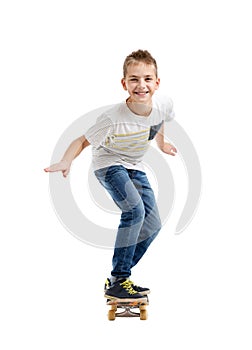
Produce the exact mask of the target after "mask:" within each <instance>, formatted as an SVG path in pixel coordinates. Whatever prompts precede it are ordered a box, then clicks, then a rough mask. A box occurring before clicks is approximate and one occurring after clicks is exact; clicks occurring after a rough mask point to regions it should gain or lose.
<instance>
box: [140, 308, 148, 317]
mask: <svg viewBox="0 0 252 350" xmlns="http://www.w3.org/2000/svg"><path fill="white" fill-rule="evenodd" d="M147 318H148V314H147V310H146V309H140V320H147Z"/></svg>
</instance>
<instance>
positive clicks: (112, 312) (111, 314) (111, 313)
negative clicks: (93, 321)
mask: <svg viewBox="0 0 252 350" xmlns="http://www.w3.org/2000/svg"><path fill="white" fill-rule="evenodd" d="M108 319H109V321H114V320H115V310H109V312H108Z"/></svg>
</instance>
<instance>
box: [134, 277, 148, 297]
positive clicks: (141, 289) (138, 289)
mask: <svg viewBox="0 0 252 350" xmlns="http://www.w3.org/2000/svg"><path fill="white" fill-rule="evenodd" d="M129 283H130V284H131V286H132V288H133V289H134V290H135V291H136V292H138V293H139V294H141V295H147V294H149V293H150V289H149V288H145V287H140V286H137V285H135V284H134V282H132V281H130V280H129Z"/></svg>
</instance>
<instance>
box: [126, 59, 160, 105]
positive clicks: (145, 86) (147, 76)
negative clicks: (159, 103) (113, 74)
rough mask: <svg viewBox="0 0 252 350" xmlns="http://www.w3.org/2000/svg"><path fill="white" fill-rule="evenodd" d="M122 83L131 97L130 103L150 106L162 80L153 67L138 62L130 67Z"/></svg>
mask: <svg viewBox="0 0 252 350" xmlns="http://www.w3.org/2000/svg"><path fill="white" fill-rule="evenodd" d="M121 83H122V86H123V88H124V90H126V91H128V93H129V95H130V97H129V100H128V101H129V102H135V103H144V104H150V103H151V100H152V96H153V94H154V92H155V91H156V90H157V89H158V87H159V83H160V79H159V78H157V76H156V70H155V67H154V66H153V65H151V64H146V63H144V62H137V63H132V64H130V65H129V66H128V69H127V74H126V76H125V78H123V79H122V80H121Z"/></svg>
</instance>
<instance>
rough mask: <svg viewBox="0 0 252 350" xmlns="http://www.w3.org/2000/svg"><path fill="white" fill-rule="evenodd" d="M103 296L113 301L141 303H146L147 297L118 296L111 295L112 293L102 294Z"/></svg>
mask: <svg viewBox="0 0 252 350" xmlns="http://www.w3.org/2000/svg"><path fill="white" fill-rule="evenodd" d="M104 297H105V298H107V299H109V300H111V301H115V302H120V303H143V304H146V303H147V302H148V299H147V297H146V298H145V297H142V298H118V297H116V296H112V295H108V294H105V295H104Z"/></svg>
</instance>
